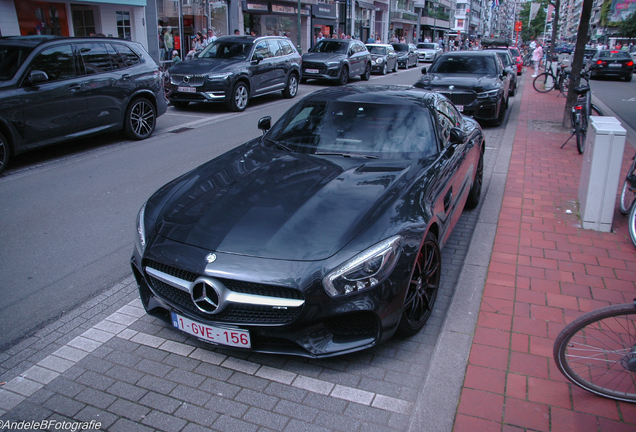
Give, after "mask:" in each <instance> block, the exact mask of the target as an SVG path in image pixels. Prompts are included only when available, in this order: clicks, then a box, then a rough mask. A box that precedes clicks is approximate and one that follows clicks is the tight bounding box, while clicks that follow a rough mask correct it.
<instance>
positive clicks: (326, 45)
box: [310, 40, 349, 54]
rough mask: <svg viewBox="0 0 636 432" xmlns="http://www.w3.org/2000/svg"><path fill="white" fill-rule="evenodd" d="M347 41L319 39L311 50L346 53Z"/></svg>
mask: <svg viewBox="0 0 636 432" xmlns="http://www.w3.org/2000/svg"><path fill="white" fill-rule="evenodd" d="M348 45H349V44H348V43H347V42H336V41H324V40H323V41H320V42H318V44H317V45H316V46H315V47H313V48H312V49H311V50H310V51H311V52H319V53H338V54H346V53H347V47H348Z"/></svg>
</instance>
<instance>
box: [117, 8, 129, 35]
mask: <svg viewBox="0 0 636 432" xmlns="http://www.w3.org/2000/svg"><path fill="white" fill-rule="evenodd" d="M115 14H116V15H117V36H118V37H120V38H122V39H128V40H131V34H132V32H131V29H130V12H127V11H117V12H115Z"/></svg>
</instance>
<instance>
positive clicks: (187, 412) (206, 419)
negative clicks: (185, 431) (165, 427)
mask: <svg viewBox="0 0 636 432" xmlns="http://www.w3.org/2000/svg"><path fill="white" fill-rule="evenodd" d="M174 415H175V416H177V417H179V418H182V419H184V420H188V421H191V422H195V423H198V424H200V425H203V426H205V427H210V426H211V425H212V423H214V422H215V421H216V419H217V418H219V414H218V413H216V412H214V411H213V410H210V409H206V408H201V407H198V406H196V405H192V404H188V403H185V404H183V405H181V406H180V407H179V409H178V410H177V411H175V413H174Z"/></svg>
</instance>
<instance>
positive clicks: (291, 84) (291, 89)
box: [283, 73, 298, 99]
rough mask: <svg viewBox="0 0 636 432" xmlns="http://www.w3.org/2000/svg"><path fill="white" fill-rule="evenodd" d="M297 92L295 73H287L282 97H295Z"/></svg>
mask: <svg viewBox="0 0 636 432" xmlns="http://www.w3.org/2000/svg"><path fill="white" fill-rule="evenodd" d="M297 93H298V77H297V76H296V74H295V73H292V74H290V75H289V79H288V80H287V87H285V90H283V97H285V98H287V99H292V98H294V97H296V94H297Z"/></svg>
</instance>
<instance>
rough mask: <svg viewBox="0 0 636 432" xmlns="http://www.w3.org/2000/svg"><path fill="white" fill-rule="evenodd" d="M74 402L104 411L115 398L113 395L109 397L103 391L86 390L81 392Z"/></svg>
mask: <svg viewBox="0 0 636 432" xmlns="http://www.w3.org/2000/svg"><path fill="white" fill-rule="evenodd" d="M75 400H77V401H80V402H84V403H85V404H87V405H91V406H94V407H96V408H101V409H105V408H108V407H109V406H110V405H111V404H112V403H113V402H115V401H116V400H117V398H116V397H115V396H113V395H109V394H107V393H105V392H103V391H99V390H95V389H92V388H87V389H84V390H82V391H81V392H80V393H79V394H78V395H77V396H75Z"/></svg>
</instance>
